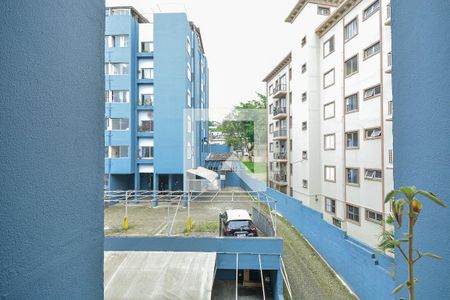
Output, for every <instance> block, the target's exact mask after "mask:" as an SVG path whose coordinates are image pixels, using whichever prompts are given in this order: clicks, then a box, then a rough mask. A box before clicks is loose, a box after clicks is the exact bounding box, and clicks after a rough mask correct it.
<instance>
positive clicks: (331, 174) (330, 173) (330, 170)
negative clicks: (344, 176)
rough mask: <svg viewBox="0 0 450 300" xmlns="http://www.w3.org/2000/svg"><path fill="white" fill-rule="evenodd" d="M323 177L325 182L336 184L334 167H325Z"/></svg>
mask: <svg viewBox="0 0 450 300" xmlns="http://www.w3.org/2000/svg"><path fill="white" fill-rule="evenodd" d="M324 177H325V181H331V182H336V167H334V166H325V171H324Z"/></svg>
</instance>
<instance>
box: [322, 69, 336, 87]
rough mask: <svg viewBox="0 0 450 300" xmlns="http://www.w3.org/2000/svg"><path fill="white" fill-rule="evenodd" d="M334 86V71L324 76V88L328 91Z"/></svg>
mask: <svg viewBox="0 0 450 300" xmlns="http://www.w3.org/2000/svg"><path fill="white" fill-rule="evenodd" d="M333 84H334V69H331V70H330V71H328V72H326V73H325V74H323V88H324V89H326V88H327V87H329V86H332V85H333Z"/></svg>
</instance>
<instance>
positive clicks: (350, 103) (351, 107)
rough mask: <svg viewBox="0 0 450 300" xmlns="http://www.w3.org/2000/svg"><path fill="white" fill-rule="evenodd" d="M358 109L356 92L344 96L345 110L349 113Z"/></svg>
mask: <svg viewBox="0 0 450 300" xmlns="http://www.w3.org/2000/svg"><path fill="white" fill-rule="evenodd" d="M357 110H358V94H353V95H350V96H347V97H345V112H346V113H351V112H355V111H357Z"/></svg>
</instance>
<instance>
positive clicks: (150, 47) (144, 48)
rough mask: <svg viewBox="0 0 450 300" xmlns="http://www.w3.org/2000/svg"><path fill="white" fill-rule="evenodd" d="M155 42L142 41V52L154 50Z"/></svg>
mask: <svg viewBox="0 0 450 300" xmlns="http://www.w3.org/2000/svg"><path fill="white" fill-rule="evenodd" d="M153 50H154V48H153V42H141V52H145V53H148V52H153Z"/></svg>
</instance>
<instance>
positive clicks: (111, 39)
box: [105, 35, 128, 48]
mask: <svg viewBox="0 0 450 300" xmlns="http://www.w3.org/2000/svg"><path fill="white" fill-rule="evenodd" d="M105 46H106V47H107V48H126V47H128V35H107V36H105Z"/></svg>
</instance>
